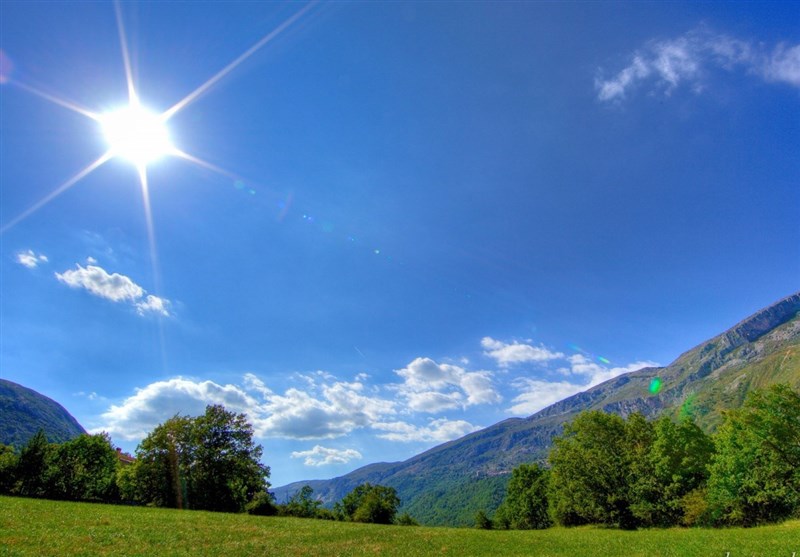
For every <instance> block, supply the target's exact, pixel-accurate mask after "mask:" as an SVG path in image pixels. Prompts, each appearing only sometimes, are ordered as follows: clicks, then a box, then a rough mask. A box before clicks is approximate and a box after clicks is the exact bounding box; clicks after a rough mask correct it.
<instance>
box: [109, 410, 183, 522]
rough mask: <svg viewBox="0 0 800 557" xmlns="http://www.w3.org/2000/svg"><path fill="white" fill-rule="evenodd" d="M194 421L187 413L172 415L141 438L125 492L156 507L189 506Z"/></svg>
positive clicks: (141, 501)
mask: <svg viewBox="0 0 800 557" xmlns="http://www.w3.org/2000/svg"><path fill="white" fill-rule="evenodd" d="M192 423H193V422H192V419H191V418H188V417H186V416H178V415H176V416H173V417H172V418H170V419H168V420H167V421H165V422H164V423H163V424H159V425H158V426H156V427H155V429H154V430H153V431H152V432H150V433H149V434H148V435H147V437H145V438H144V439H143V440H142V442H141V443H140V444H139V446H138V447H137V449H136V462H135V463H134V464H133V465H132V466H131V470H132V472H131V475H132V477H131V478H128V479H127V480H128V481H126V483H125V487H124V488H123V490H122V491H123V493H125V494H127V495H129V496H130V495H132V496H133V497H132V498H133V499H134V500H135V501H138V502H140V503H145V504H148V505H153V506H156V507H173V508H177V509H183V508H189V506H188V505H187V501H186V495H187V485H188V483H189V482H190V472H191V469H192V462H193V459H194V449H195V446H194V441H193V435H192ZM126 474H127V473H126Z"/></svg>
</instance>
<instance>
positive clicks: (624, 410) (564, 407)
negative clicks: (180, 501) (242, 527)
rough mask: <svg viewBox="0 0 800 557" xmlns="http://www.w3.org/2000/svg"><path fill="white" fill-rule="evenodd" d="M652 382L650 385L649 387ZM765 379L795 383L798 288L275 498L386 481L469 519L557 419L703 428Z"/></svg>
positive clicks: (539, 457) (435, 512) (799, 343)
mask: <svg viewBox="0 0 800 557" xmlns="http://www.w3.org/2000/svg"><path fill="white" fill-rule="evenodd" d="M655 379H658V380H659V382H660V383H659V384H660V386H661V387H660V389H653V390H655V391H656V392H652V391H651V385H653V382H654V380H655ZM774 383H788V384H790V385H792V386H793V387H794V388H800V292H798V293H796V294H793V295H791V296H789V297H787V298H785V299H783V300H781V301H779V302H777V303H775V304H773V305H771V306H769V307H767V308H765V309H763V310H761V311H759V312H757V313H755V314H754V315H752V316H750V317H748V318H747V319H745V320H743V321H741V322H740V323H738V324H736V325H735V326H734V327H732V328H731V329H729V330H727V331H725V332H724V333H722V334H720V335H718V336H716V337H714V338H712V339H710V340H709V341H707V342H704V343H703V344H701V345H699V346H697V347H695V348H693V349H691V350H689V351H687V352H685V353H684V354H682V355H681V356H680V357H678V359H676V360H675V361H674V362H673V363H671V364H670V365H668V366H666V367H661V368H645V369H641V370H638V371H635V372H631V373H628V374H625V375H621V376H619V377H616V378H614V379H611V380H609V381H606V382H605V383H601V384H600V385H597V386H595V387H592V388H591V389H588V390H587V391H584V392H582V393H578V394H576V395H573V396H571V397H569V398H566V399H564V400H562V401H560V402H557V403H556V404H553V405H551V406H549V407H547V408H545V409H543V410H541V411H539V412H537V413H536V414H534V415H532V416H530V417H528V418H512V419H509V420H504V421H502V422H500V423H498V424H495V425H493V426H490V427H487V428H485V429H483V430H480V431H477V432H474V433H472V434H469V435H467V436H465V437H462V438H460V439H457V440H455V441H450V442H448V443H445V444H443V445H439V446H438V447H434V448H432V449H430V450H428V451H426V452H424V453H422V454H419V455H417V456H414V457H412V458H410V459H408V460H406V461H403V462H396V463H379V464H371V465H368V466H365V467H363V468H359V469H357V470H355V471H353V472H351V473H349V474H346V475H345V476H341V477H339V478H334V479H331V480H316V481H309V482H296V483H293V484H289V485H287V486H283V487H280V488H276V489H275V490H273V491H274V493H275V494H276V497H277V499H278V501H279V502H283V501H285V500H286V499H288V497H290V496H291V495H292V494H293V493H294V492H296V491H297V490H299V489H300V488H301V487H302V486H303V485H310V486H311V487H312V488H313V489H314V493H315V495H316V496H318V497H320V498H321V499H322V500H323V501H324V502H325V503H326V504H332V503H333V502H335V501H338V500H339V499H341V498H342V497H343V496H344V495H346V494H347V493H348V492H349V491H350V490H352V489H353V488H354V487H355V486H357V485H359V484H361V483H364V482H370V483H379V484H383V485H387V486H391V487H394V488H395V489H396V490H397V492H398V494H399V496H400V498H401V500H402V501H403V509H404V510H406V511H408V512H409V513H410V514H411V515H412V516H414V517H415V518H416V519H417V520H419V521H420V522H422V523H425V524H447V525H466V524H471V522H472V520H473V516H474V513H475V511H476V510H477V509H485V510H487V511H490V512H491V511H493V510H494V509H495V508H496V507H497V505H499V503H500V501H501V500H502V497H503V493H504V489H505V482H506V480H507V475H508V474H509V473H510V472H511V470H512V469H513V468H514V467H515V466H517V465H519V464H521V463H525V462H534V461H544V460H545V459H546V458H547V453H548V451H549V448H550V445H551V443H552V439H553V437H554V436H556V435H558V434H559V433H560V432H561V428H562V426H563V424H564V423H565V422H568V421H570V420H572V419H573V418H574V417H575V416H576V415H577V414H578V413H579V412H583V411H585V410H603V411H605V412H612V413H616V414H620V415H623V416H627V415H628V414H631V413H633V412H641V413H642V414H644V415H645V416H648V417H655V416H658V415H660V414H662V413H668V414H669V415H672V416H675V417H676V418H677V417H680V416H682V415H687V414H689V415H692V416H693V417H694V418H695V420H696V421H697V422H698V423H699V424H700V425H701V426H702V427H704V428H705V429H706V430H709V431H710V430H713V429H714V428H715V427H716V426H717V425H718V424H719V422H720V421H721V416H722V411H723V410H725V409H728V408H735V407H738V406H740V405H741V404H742V402H743V401H744V398H745V396H746V394H747V392H748V391H750V390H752V389H756V388H764V387H767V386H769V385H771V384H774Z"/></svg>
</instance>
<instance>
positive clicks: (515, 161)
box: [0, 1, 800, 485]
mask: <svg viewBox="0 0 800 557" xmlns="http://www.w3.org/2000/svg"><path fill="white" fill-rule="evenodd" d="M0 11H1V13H0V16H2V17H0V31H1V32H2V35H1V37H2V38H0V48H1V49H2V56H0V81H1V82H2V84H0V94H1V95H2V98H0V116H1V117H2V118H1V119H0V134H1V135H0V137H1V138H2V142H1V144H0V154H1V156H2V164H1V165H0V194H1V195H2V197H1V198H0V228H2V235H1V236H0V240H1V241H2V244H1V245H0V264H1V265H2V267H1V268H0V279H2V282H1V283H0V311H1V313H0V325H1V326H2V330H1V331H0V374H1V375H2V377H3V378H6V379H9V380H12V381H16V382H19V383H21V384H23V385H26V386H28V387H31V388H34V389H36V390H38V391H40V392H43V393H45V394H47V395H48V396H51V397H53V398H55V399H56V400H58V401H59V402H61V403H62V404H63V405H64V406H66V407H67V408H68V409H69V410H70V411H71V412H72V413H73V414H74V415H75V416H76V417H77V418H78V420H79V421H80V422H81V423H82V424H83V425H84V426H85V427H87V429H90V430H92V431H100V430H105V431H108V432H110V433H111V435H112V438H113V440H114V441H115V442H116V443H118V444H119V445H121V446H122V447H123V448H125V449H126V450H133V449H134V448H135V446H136V444H137V442H138V441H139V440H140V439H141V436H142V435H143V434H144V433H146V432H147V431H149V430H150V429H152V427H153V426H155V425H156V424H157V423H160V422H161V421H163V420H165V419H167V418H168V417H170V416H172V415H174V414H175V413H182V414H197V413H200V412H202V409H203V408H204V406H205V404H207V403H224V404H225V405H226V406H228V407H229V408H231V409H233V410H237V411H242V412H247V413H248V415H249V416H250V418H251V420H252V422H253V424H254V427H255V430H256V433H257V438H258V442H260V443H261V444H263V446H264V455H265V457H264V460H265V462H266V463H267V464H269V465H270V466H271V467H272V481H273V483H274V484H275V485H280V484H283V483H287V482H290V481H294V480H301V479H309V478H325V477H332V476H334V475H339V474H342V473H345V472H347V471H349V470H352V469H354V468H356V467H358V466H362V465H365V464H368V463H371V462H375V461H381V460H401V459H405V458H408V457H410V456H412V455H414V454H417V453H418V452H420V451H422V450H424V449H426V448H428V447H431V446H434V445H436V444H439V443H441V442H443V441H447V440H449V439H453V438H456V437H459V436H461V435H463V434H465V433H468V432H470V431H473V430H475V429H477V428H479V427H482V426H488V425H491V424H493V423H496V422H498V421H500V420H502V419H505V418H508V417H510V416H526V415H529V414H531V413H533V412H534V411H536V410H538V409H540V408H542V407H544V406H546V405H547V404H550V403H552V402H555V401H556V400H558V399H560V398H563V397H565V396H567V395H569V394H572V393H574V392H577V391H580V390H582V389H585V388H586V387H588V386H590V385H593V384H596V383H598V382H600V381H602V380H604V379H607V378H610V377H613V376H615V375H617V374H619V373H623V372H625V371H629V370H633V369H637V368H639V367H642V366H645V365H652V364H654V363H657V364H668V363H669V362H671V361H672V360H673V359H675V358H676V357H677V356H678V355H679V354H680V353H681V352H682V351H684V350H687V349H689V348H691V347H693V346H694V345H696V344H698V343H699V342H702V341H703V340H705V339H707V338H709V337H711V336H713V335H715V334H717V333H719V332H721V331H723V330H724V329H726V328H728V327H730V326H732V325H733V324H735V323H736V322H737V321H739V320H740V319H742V318H744V317H746V316H747V315H749V314H750V313H752V312H754V311H756V310H758V309H760V308H761V307H763V306H765V305H768V304H770V303H772V302H774V301H776V300H778V299H780V298H782V297H783V296H786V295H788V294H790V293H792V292H794V291H796V290H797V289H798V283H799V281H798V278H800V226H798V217H797V215H798V214H800V188H798V178H799V177H800V158H799V157H798V156H797V153H798V149H799V148H800V117H799V115H800V111H799V109H800V31H798V30H799V29H800V7H798V6H797V5H795V4H792V3H725V4H716V3H693V2H691V3H651V2H648V3H480V2H471V3H335V4H325V3H322V4H313V5H310V6H307V5H305V4H299V3H290V4H287V3H259V2H245V3H235V2H225V3H212V2H208V3H177V2H175V3H168V2H160V3H124V4H121V5H120V6H119V10H118V12H117V11H116V10H115V5H114V4H113V3H98V2H85V3H84V2H41V3H31V2H15V1H4V2H2V4H0ZM120 23H121V25H120ZM121 30H122V31H124V35H125V40H124V41H121V40H120V34H121V33H120V31H121ZM276 30H277V31H278V32H277V33H274V31H276ZM123 44H124V45H125V49H126V50H127V53H128V60H129V62H130V69H131V71H130V75H131V82H132V83H133V85H134V89H135V92H136V94H137V96H138V98H139V99H140V100H141V103H142V105H144V106H146V107H148V108H149V109H150V110H152V111H153V112H154V113H157V114H161V113H163V112H165V111H167V110H169V109H170V108H171V107H173V106H175V105H176V103H179V101H181V100H182V99H186V102H185V103H184V104H182V105H179V107H178V108H179V110H176V111H175V112H174V114H173V115H172V117H171V118H169V120H168V122H167V125H168V129H169V134H170V137H171V138H172V142H173V144H174V145H175V147H176V148H177V149H179V150H180V152H181V153H184V154H186V156H167V157H164V158H162V159H160V160H158V161H155V162H152V163H150V164H148V165H147V167H146V177H147V192H148V197H147V199H145V197H144V195H143V188H142V183H141V178H140V174H139V173H138V171H137V168H136V166H135V165H134V164H131V163H130V162H128V161H127V160H125V159H123V158H120V157H113V158H111V159H110V160H107V161H104V162H103V164H100V165H99V166H98V167H97V168H94V169H92V170H91V171H90V172H88V173H86V175H85V176H81V178H80V179H79V180H75V181H74V183H72V182H73V180H72V178H73V177H75V176H78V175H80V173H81V172H82V171H83V170H85V169H87V168H88V165H90V164H91V163H92V162H93V161H97V160H98V157H101V156H102V155H103V154H104V153H106V152H107V151H108V149H109V147H108V145H107V144H106V140H105V138H104V135H103V132H102V130H101V127H100V125H99V124H98V122H97V121H96V119H97V118H98V117H99V118H102V115H103V114H106V113H108V112H110V111H114V110H116V109H119V108H120V107H124V106H126V105H127V104H128V102H129V101H128V98H129V96H128V95H129V92H128V85H127V79H126V71H125V55H124V52H123V48H122V46H121V45H123ZM254 46H255V47H257V48H252V47H254ZM243 54H247V56H245V57H242V55H243ZM232 63H233V65H231V64H232ZM214 76H218V77H219V79H216V80H213V78H214ZM209 80H213V81H212V82H211V83H210V86H209V87H206V88H201V86H202V85H203V84H207V83H209ZM198 88H201V90H200V93H201V94H199V95H197V96H191V95H190V94H191V93H192V92H193V91H198ZM187 96H188V97H187ZM90 116H94V117H95V118H92V117H90ZM190 157H192V158H190ZM62 186H67V187H64V188H62ZM59 188H61V189H62V190H63V191H61V192H60V193H59V194H58V195H56V196H51V193H52V192H54V191H57V190H59ZM45 201H46V202H45ZM148 207H149V212H148V210H147V209H148ZM31 209H35V210H31ZM148 214H149V215H150V216H149V218H148Z"/></svg>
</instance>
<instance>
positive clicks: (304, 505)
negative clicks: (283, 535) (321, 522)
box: [282, 485, 322, 518]
mask: <svg viewBox="0 0 800 557" xmlns="http://www.w3.org/2000/svg"><path fill="white" fill-rule="evenodd" d="M313 494H314V489H313V488H312V487H311V486H310V485H304V486H303V487H302V488H300V490H299V491H298V492H297V493H295V494H294V495H292V498H291V499H289V502H288V503H286V505H284V506H283V509H282V514H284V515H286V516H295V517H298V518H314V517H316V516H317V510H318V509H319V507H320V505H322V501H320V500H318V499H315V498H314V497H312V495H313Z"/></svg>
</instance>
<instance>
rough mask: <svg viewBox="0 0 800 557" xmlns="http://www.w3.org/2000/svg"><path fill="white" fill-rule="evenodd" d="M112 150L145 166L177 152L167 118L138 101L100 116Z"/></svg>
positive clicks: (115, 154)
mask: <svg viewBox="0 0 800 557" xmlns="http://www.w3.org/2000/svg"><path fill="white" fill-rule="evenodd" d="M100 126H101V127H102V129H103V134H104V135H105V138H106V141H108V145H109V148H110V150H111V151H110V152H111V154H112V155H113V156H115V157H122V158H124V159H126V160H128V161H130V162H132V163H133V164H135V165H136V166H146V165H148V164H150V163H152V162H155V161H157V160H158V159H160V158H162V157H164V156H166V155H169V154H172V153H174V152H175V146H174V145H173V144H172V140H171V139H170V136H169V130H168V129H167V126H166V124H165V123H164V119H163V118H162V117H161V116H159V115H157V114H154V113H153V112H151V111H149V110H147V109H146V108H144V107H141V106H138V105H134V104H132V105H130V106H127V107H125V108H121V109H119V110H115V111H114V112H110V113H108V114H105V115H103V116H101V117H100Z"/></svg>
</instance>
